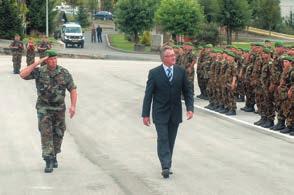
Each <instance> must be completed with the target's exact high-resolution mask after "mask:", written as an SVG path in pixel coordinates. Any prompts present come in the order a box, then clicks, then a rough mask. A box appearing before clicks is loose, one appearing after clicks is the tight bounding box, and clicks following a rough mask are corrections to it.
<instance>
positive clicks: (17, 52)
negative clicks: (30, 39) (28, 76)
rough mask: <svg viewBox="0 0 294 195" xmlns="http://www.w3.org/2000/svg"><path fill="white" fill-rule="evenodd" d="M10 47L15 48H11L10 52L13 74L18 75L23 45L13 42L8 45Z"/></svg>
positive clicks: (19, 42)
mask: <svg viewBox="0 0 294 195" xmlns="http://www.w3.org/2000/svg"><path fill="white" fill-rule="evenodd" d="M10 47H17V49H15V48H11V52H12V62H13V72H14V73H15V74H18V73H19V70H20V67H21V57H22V52H23V43H22V42H21V41H16V40H14V41H13V42H12V43H11V44H10Z"/></svg>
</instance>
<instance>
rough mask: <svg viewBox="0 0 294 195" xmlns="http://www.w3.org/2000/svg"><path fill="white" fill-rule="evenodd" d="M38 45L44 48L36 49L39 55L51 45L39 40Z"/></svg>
mask: <svg viewBox="0 0 294 195" xmlns="http://www.w3.org/2000/svg"><path fill="white" fill-rule="evenodd" d="M38 47H41V48H45V49H44V50H40V49H38V52H39V54H40V55H44V52H45V51H46V50H48V49H51V45H50V43H46V42H44V41H43V42H41V43H40V45H39V46H38Z"/></svg>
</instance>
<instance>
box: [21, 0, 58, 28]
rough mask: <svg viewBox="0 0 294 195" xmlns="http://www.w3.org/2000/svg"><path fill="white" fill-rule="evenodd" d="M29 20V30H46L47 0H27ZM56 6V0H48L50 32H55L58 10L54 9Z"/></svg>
mask: <svg viewBox="0 0 294 195" xmlns="http://www.w3.org/2000/svg"><path fill="white" fill-rule="evenodd" d="M26 2H27V7H28V10H29V11H28V13H27V21H28V26H27V28H28V31H29V32H36V31H37V32H40V33H45V32H46V1H44V0H27V1H26ZM55 6H56V1H55V0H50V1H48V17H49V20H48V22H49V33H52V32H54V30H55V26H56V24H55V22H56V15H57V11H53V8H54V7H55Z"/></svg>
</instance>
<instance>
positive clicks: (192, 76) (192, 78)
mask: <svg viewBox="0 0 294 195" xmlns="http://www.w3.org/2000/svg"><path fill="white" fill-rule="evenodd" d="M194 75H195V72H194V71H193V72H191V73H189V72H187V76H188V81H189V82H190V85H191V88H192V92H193V95H194V81H195V76H194Z"/></svg>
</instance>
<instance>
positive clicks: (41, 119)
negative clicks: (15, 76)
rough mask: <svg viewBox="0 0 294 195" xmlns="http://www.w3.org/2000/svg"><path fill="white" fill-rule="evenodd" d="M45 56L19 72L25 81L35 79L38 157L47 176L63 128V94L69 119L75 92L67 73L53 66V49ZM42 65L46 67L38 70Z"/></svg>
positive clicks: (74, 106) (55, 65) (55, 59)
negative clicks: (66, 99)
mask: <svg viewBox="0 0 294 195" xmlns="http://www.w3.org/2000/svg"><path fill="white" fill-rule="evenodd" d="M45 55H47V57H44V58H41V59H39V60H37V61H36V62H34V63H33V64H31V65H29V66H27V67H26V68H24V69H23V70H22V71H21V72H20V76H21V78H23V79H25V80H30V79H35V81H36V82H35V83H36V88H37V93H38V100H37V104H36V109H37V115H38V127H39V131H40V134H41V143H42V157H43V159H44V160H45V162H46V166H45V169H44V171H45V173H51V172H52V171H53V168H57V167H58V162H57V154H58V153H60V152H61V144H62V140H63V136H64V131H65V129H66V126H65V102H64V99H65V91H66V90H68V91H69V92H70V100H71V105H70V108H69V114H70V118H72V117H73V116H74V115H75V112H76V102H77V90H76V85H75V84H74V81H73V78H72V76H71V74H70V73H69V71H68V70H67V69H65V68H63V67H61V66H59V65H57V58H56V56H57V53H56V52H55V51H53V50H47V51H46V52H45ZM42 62H45V63H46V65H44V66H41V67H38V65H39V64H41V63H42Z"/></svg>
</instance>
